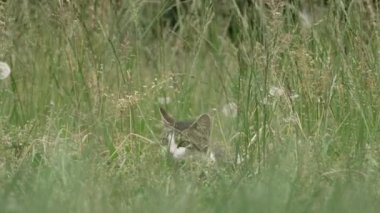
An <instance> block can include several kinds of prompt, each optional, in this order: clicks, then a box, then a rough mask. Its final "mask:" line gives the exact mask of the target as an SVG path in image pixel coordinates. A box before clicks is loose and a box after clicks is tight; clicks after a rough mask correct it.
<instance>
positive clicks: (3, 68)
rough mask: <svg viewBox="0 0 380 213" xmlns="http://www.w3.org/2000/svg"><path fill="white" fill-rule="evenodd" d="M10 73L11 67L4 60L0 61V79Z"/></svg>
mask: <svg viewBox="0 0 380 213" xmlns="http://www.w3.org/2000/svg"><path fill="white" fill-rule="evenodd" d="M10 74H11V68H10V67H9V65H8V64H7V63H5V62H2V61H0V80H3V79H6V78H8V76H9V75H10Z"/></svg>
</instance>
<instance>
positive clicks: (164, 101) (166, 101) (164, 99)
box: [158, 97, 172, 105]
mask: <svg viewBox="0 0 380 213" xmlns="http://www.w3.org/2000/svg"><path fill="white" fill-rule="evenodd" d="M170 102H172V99H171V98H170V97H159V98H158V103H160V104H161V105H165V104H169V103H170Z"/></svg>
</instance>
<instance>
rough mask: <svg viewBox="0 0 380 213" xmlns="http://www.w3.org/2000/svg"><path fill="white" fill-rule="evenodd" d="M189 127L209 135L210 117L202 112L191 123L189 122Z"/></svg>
mask: <svg viewBox="0 0 380 213" xmlns="http://www.w3.org/2000/svg"><path fill="white" fill-rule="evenodd" d="M191 128H195V129H198V130H201V131H202V132H204V133H205V134H207V135H209V134H210V132H211V118H210V116H209V115H208V114H203V115H201V116H199V117H198V118H197V120H195V121H194V122H193V124H191Z"/></svg>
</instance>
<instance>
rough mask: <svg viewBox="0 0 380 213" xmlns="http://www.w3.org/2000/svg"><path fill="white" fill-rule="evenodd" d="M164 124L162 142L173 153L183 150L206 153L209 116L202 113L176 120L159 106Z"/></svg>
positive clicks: (209, 126)
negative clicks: (187, 118)
mask: <svg viewBox="0 0 380 213" xmlns="http://www.w3.org/2000/svg"><path fill="white" fill-rule="evenodd" d="M160 113H161V120H162V123H163V126H164V132H163V135H162V142H163V144H164V145H167V146H168V148H169V151H170V152H171V153H172V154H173V155H175V154H176V151H177V153H182V152H185V151H192V152H194V151H195V152H203V153H206V152H207V150H208V147H209V140H210V132H211V118H210V116H209V115H208V114H202V115H200V116H198V117H197V118H196V119H194V120H188V121H177V120H176V119H175V118H173V117H172V116H171V115H170V114H169V113H167V112H166V111H165V110H164V109H163V108H160Z"/></svg>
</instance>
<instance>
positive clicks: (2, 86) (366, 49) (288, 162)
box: [0, 0, 380, 212]
mask: <svg viewBox="0 0 380 213" xmlns="http://www.w3.org/2000/svg"><path fill="white" fill-rule="evenodd" d="M59 2H60V1H41V2H35V3H33V1H26V0H25V1H24V0H20V1H8V2H7V3H1V5H2V10H1V13H2V14H1V18H2V20H4V23H5V24H4V25H1V26H0V27H1V30H0V33H1V38H0V40H1V49H0V50H1V51H0V52H1V53H0V60H1V61H6V62H7V63H9V65H10V66H11V68H12V75H11V77H9V78H7V79H5V80H2V81H0V212H378V211H379V209H380V203H379V202H378V201H379V199H380V166H379V162H380V144H379V140H380V117H379V115H378V113H379V112H380V111H379V107H378V106H380V98H379V96H380V93H379V90H378V88H379V80H380V77H379V69H380V64H379V61H380V60H379V59H380V58H379V54H380V52H379V51H378V47H379V44H380V43H379V36H378V27H377V26H371V25H370V24H369V23H370V19H369V18H368V17H367V16H366V13H364V12H363V11H361V10H360V8H358V7H355V5H354V6H353V7H352V8H351V9H350V11H348V15H349V17H350V18H349V19H348V20H347V21H346V22H344V21H343V18H342V17H340V16H341V15H342V11H340V10H339V8H335V10H336V11H338V12H336V11H335V12H325V14H324V16H323V17H324V18H323V19H322V20H321V21H320V22H318V23H317V24H315V25H314V26H313V27H312V28H310V29H308V28H303V27H301V26H300V24H299V22H294V23H293V22H291V21H290V20H292V19H291V18H290V17H285V16H272V15H273V14H271V12H268V11H267V12H263V11H262V10H261V9H257V8H256V12H259V13H257V15H256V16H255V17H253V18H254V20H255V23H259V24H260V25H259V26H255V27H254V28H251V27H250V26H249V24H247V22H246V21H247V20H246V19H245V18H244V16H239V14H238V12H237V8H236V5H230V6H231V7H230V8H231V12H230V15H231V16H233V17H235V19H236V20H235V21H236V25H238V26H240V27H241V31H240V34H239V35H238V37H240V38H241V40H240V41H236V42H235V45H234V44H233V43H232V42H231V40H230V39H229V38H228V36H227V34H228V33H227V27H228V26H227V24H226V23H227V19H229V18H230V17H229V16H222V15H220V14H219V12H220V10H222V9H223V8H221V7H223V6H221V5H215V6H212V4H208V3H205V5H201V6H199V7H195V9H194V8H193V9H189V10H192V11H191V13H189V14H190V15H185V14H182V13H181V15H180V17H181V22H180V25H179V26H180V28H179V30H178V31H176V32H172V31H170V30H168V29H166V28H164V27H163V25H160V23H162V22H163V21H162V19H163V17H164V15H163V14H164V13H165V8H164V4H158V3H152V2H149V1H124V2H122V1H121V3H120V4H119V5H117V3H116V1H110V2H114V3H113V4H111V3H109V2H108V1H104V2H103V1H90V0H89V1H84V0H83V1H79V2H82V3H83V4H82V5H81V4H80V3H70V4H63V5H60V4H59ZM73 2H74V1H73ZM331 7H332V8H333V7H334V5H332V6H331ZM331 11H332V10H331ZM264 13H266V16H267V17H272V18H267V19H264V18H263V17H264ZM350 15H352V16H350ZM289 16H290V15H289ZM375 18H377V20H378V17H375ZM286 20H288V21H289V22H288V21H286ZM371 27H372V28H371ZM274 87H277V88H280V90H281V91H282V92H280V94H279V95H273V88H274ZM271 94H272V95H271ZM295 95H297V97H295V98H293V96H295ZM163 97H170V99H171V102H170V103H167V104H164V106H165V108H167V109H168V110H169V112H171V114H173V115H175V116H176V117H178V118H185V119H186V118H191V117H195V116H197V115H199V114H201V113H205V112H207V113H210V114H211V115H212V118H213V129H212V140H213V142H214V143H220V144H222V145H223V146H226V147H228V148H230V150H231V154H233V155H234V156H237V154H239V155H240V156H243V157H244V158H245V161H244V162H243V163H241V164H235V163H230V164H227V165H219V166H216V167H211V168H210V167H208V166H207V165H196V164H190V163H179V162H173V161H172V160H171V159H170V158H168V157H167V153H166V152H165V149H164V148H163V147H161V146H160V144H159V137H160V133H161V132H160V129H161V121H160V114H159V111H158V108H159V106H160V103H159V101H158V100H159V98H163ZM229 102H234V103H236V104H237V106H238V115H237V117H235V118H231V117H226V116H225V115H224V114H223V112H222V109H223V106H224V105H225V104H227V103H229ZM254 138H255V139H254ZM201 174H203V175H201Z"/></svg>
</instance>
